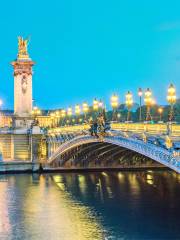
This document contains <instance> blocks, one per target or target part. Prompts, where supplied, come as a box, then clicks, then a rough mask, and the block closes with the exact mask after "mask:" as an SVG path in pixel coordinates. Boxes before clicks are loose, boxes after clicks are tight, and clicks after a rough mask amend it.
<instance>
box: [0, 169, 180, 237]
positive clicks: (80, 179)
mask: <svg viewBox="0 0 180 240" xmlns="http://www.w3.org/2000/svg"><path fill="white" fill-rule="evenodd" d="M179 226H180V175H178V174H176V173H174V172H170V171H153V172H152V171H146V172H111V173H108V172H102V173H85V174H79V173H64V174H49V175H48V174H46V175H41V176H39V175H33V176H31V175H8V176H0V240H1V239H2V240H6V239H8V240H9V239H10V240H11V239H12V240H16V239H20V240H21V239H22V240H24V239H27V240H31V239H34V240H36V239H37V240H39V239H43V240H46V239H48V240H51V239H52V240H56V239H58V240H59V239H60V240H61V239H62V240H71V239H72V240H86V239H87V240H91V239H92V240H96V239H97V240H100V239H107V240H111V239H112V240H114V239H122V240H131V239H133V240H141V239H143V240H146V239H150V240H151V239H152V240H153V239H162V240H165V239H170V240H173V239H180V227H179Z"/></svg>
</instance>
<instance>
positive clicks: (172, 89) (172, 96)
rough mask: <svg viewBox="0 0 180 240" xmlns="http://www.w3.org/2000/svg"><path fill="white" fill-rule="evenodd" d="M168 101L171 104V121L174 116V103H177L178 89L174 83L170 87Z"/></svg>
mask: <svg viewBox="0 0 180 240" xmlns="http://www.w3.org/2000/svg"><path fill="white" fill-rule="evenodd" d="M167 101H168V103H169V104H170V113H169V121H170V122H171V121H172V120H173V117H174V104H175V103H176V89H175V87H174V85H173V84H172V83H171V84H170V85H169V87H168V93H167Z"/></svg>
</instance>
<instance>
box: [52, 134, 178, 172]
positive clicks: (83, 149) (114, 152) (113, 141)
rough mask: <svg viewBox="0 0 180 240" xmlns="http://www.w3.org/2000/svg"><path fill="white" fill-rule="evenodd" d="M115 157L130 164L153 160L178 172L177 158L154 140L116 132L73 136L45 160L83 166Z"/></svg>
mask: <svg viewBox="0 0 180 240" xmlns="http://www.w3.org/2000/svg"><path fill="white" fill-rule="evenodd" d="M127 159H129V160H128V161H129V162H127ZM150 159H151V160H150ZM117 160H118V161H120V163H121V164H130V165H133V162H136V163H138V164H140V165H143V164H144V163H145V162H146V161H151V162H154V161H155V162H157V163H159V164H162V165H164V166H167V167H169V168H171V169H173V170H175V171H176V172H178V173H180V164H179V162H180V158H179V157H178V158H177V157H176V158H175V157H173V155H172V153H171V152H170V151H168V150H166V149H164V148H161V147H157V146H156V145H154V144H150V143H144V142H143V141H140V140H137V139H133V138H125V137H119V136H107V137H104V138H103V139H99V138H96V137H92V136H87V135H86V136H79V137H75V138H73V139H71V140H69V141H67V142H65V143H63V144H62V145H60V147H59V148H58V149H57V150H56V151H55V152H54V153H53V155H52V156H51V157H50V158H49V160H48V163H49V165H50V166H53V167H64V166H69V167H70V166H71V165H72V164H74V165H76V166H77V165H78V164H79V165H81V166H84V167H86V166H88V164H89V163H90V161H92V162H94V164H95V166H96V164H97V165H98V166H103V167H104V166H106V167H108V166H110V165H111V166H112V164H113V163H114V162H115V161H117ZM152 160H154V161H152Z"/></svg>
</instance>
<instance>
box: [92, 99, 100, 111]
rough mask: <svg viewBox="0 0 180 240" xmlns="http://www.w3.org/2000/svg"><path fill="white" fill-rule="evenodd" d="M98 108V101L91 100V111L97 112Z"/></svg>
mask: <svg viewBox="0 0 180 240" xmlns="http://www.w3.org/2000/svg"><path fill="white" fill-rule="evenodd" d="M98 108H99V101H98V100H97V99H96V98H95V99H94V100H93V110H94V111H97V110H98Z"/></svg>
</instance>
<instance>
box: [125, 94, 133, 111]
mask: <svg viewBox="0 0 180 240" xmlns="http://www.w3.org/2000/svg"><path fill="white" fill-rule="evenodd" d="M126 106H127V107H128V109H130V108H131V107H132V106H133V96H132V93H131V92H129V91H128V92H127V94H126Z"/></svg>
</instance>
